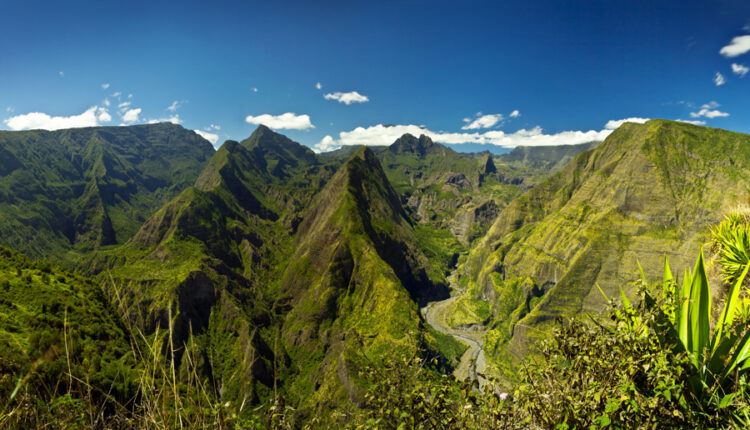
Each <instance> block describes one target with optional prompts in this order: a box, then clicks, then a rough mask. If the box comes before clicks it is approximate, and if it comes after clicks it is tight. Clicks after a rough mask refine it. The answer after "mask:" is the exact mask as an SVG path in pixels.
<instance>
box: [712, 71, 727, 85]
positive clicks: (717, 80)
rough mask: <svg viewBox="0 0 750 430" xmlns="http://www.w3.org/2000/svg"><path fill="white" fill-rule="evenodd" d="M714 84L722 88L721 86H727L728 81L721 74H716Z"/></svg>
mask: <svg viewBox="0 0 750 430" xmlns="http://www.w3.org/2000/svg"><path fill="white" fill-rule="evenodd" d="M714 83H715V84H716V86H717V87H720V86H722V85H724V84H726V83H727V80H726V79H724V75H722V74H721V73H719V72H716V75H714Z"/></svg>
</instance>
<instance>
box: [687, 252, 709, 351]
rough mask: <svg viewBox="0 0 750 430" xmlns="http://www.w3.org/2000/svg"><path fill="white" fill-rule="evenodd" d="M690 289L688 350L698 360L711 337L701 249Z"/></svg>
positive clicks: (706, 278) (704, 269)
mask: <svg viewBox="0 0 750 430" xmlns="http://www.w3.org/2000/svg"><path fill="white" fill-rule="evenodd" d="M692 280H693V282H692V285H691V287H690V307H689V311H688V314H689V315H688V318H689V320H690V338H691V339H690V342H691V345H690V348H689V350H690V351H691V352H693V353H695V354H696V357H698V358H700V356H701V354H702V353H703V349H704V348H706V347H708V346H709V341H710V335H711V321H710V319H711V291H710V288H709V286H708V275H707V274H706V265H705V261H704V258H703V249H701V252H700V254H699V255H698V261H697V262H696V264H695V271H694V273H693V279H692Z"/></svg>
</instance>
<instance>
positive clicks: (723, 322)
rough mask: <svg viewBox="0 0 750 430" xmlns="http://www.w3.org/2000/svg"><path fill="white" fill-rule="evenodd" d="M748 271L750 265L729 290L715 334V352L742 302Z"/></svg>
mask: <svg viewBox="0 0 750 430" xmlns="http://www.w3.org/2000/svg"><path fill="white" fill-rule="evenodd" d="M748 269H750V263H749V264H747V265H746V266H745V270H743V271H742V274H740V276H739V277H737V279H735V281H734V283H733V284H732V288H731V289H730V290H729V296H728V298H727V302H726V304H724V309H723V310H722V311H721V316H720V317H719V324H718V325H717V326H716V333H715V334H714V342H713V344H714V345H713V348H712V349H713V350H714V351H715V350H716V348H717V347H718V345H719V341H720V340H721V336H722V334H723V332H724V330H725V329H727V328H729V326H730V325H732V321H733V320H734V314H735V313H736V311H737V307H738V304H739V302H740V300H739V297H740V290H741V289H742V283H743V282H744V281H745V277H746V276H747V272H748Z"/></svg>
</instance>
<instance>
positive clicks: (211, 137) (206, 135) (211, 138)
mask: <svg viewBox="0 0 750 430" xmlns="http://www.w3.org/2000/svg"><path fill="white" fill-rule="evenodd" d="M193 131H194V132H196V133H197V134H198V135H199V136H200V137H202V138H204V139H206V140H207V141H209V142H211V145H216V142H218V141H219V135H218V134H214V133H208V132H205V131H202V130H193Z"/></svg>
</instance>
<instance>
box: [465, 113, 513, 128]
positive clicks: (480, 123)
mask: <svg viewBox="0 0 750 430" xmlns="http://www.w3.org/2000/svg"><path fill="white" fill-rule="evenodd" d="M479 115H480V114H477V116H479ZM467 119H468V118H464V122H466V120H467ZM502 120H503V115H502V114H499V113H497V114H489V115H481V116H479V118H477V119H475V120H474V121H471V122H470V123H469V124H466V125H465V126H463V127H461V130H476V129H479V128H490V127H494V126H495V125H496V124H497V123H498V122H500V121H502Z"/></svg>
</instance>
